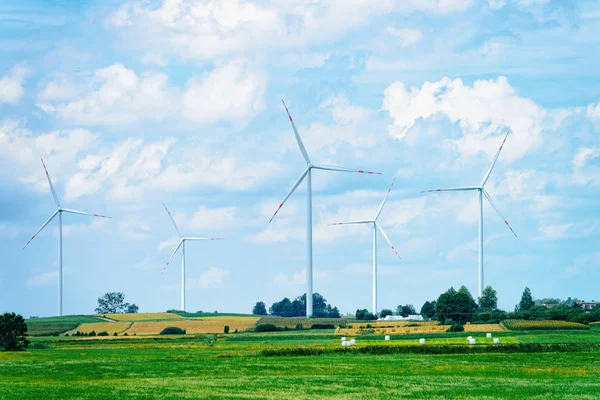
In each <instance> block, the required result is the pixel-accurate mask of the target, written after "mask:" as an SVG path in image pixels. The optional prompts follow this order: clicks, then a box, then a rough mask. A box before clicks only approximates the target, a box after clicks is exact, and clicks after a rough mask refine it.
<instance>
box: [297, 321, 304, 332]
mask: <svg viewBox="0 0 600 400" xmlns="http://www.w3.org/2000/svg"><path fill="white" fill-rule="evenodd" d="M302 329H304V325H302V324H301V323H300V322H298V323H297V324H296V330H297V331H301V330H302Z"/></svg>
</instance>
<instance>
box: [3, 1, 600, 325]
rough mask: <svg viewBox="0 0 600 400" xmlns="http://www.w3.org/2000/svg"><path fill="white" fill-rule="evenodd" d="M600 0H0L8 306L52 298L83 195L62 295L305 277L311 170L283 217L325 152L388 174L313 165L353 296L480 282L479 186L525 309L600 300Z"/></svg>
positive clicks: (172, 304)
mask: <svg viewBox="0 0 600 400" xmlns="http://www.w3.org/2000/svg"><path fill="white" fill-rule="evenodd" d="M599 19H600V6H599V5H598V3H597V2H594V1H573V2H562V1H541V0H489V1H468V0H465V1H461V0H428V1H416V0H414V1H412V0H409V1H393V0H387V1H379V2H372V1H367V0H351V1H348V0H346V1H344V2H314V1H307V0H293V1H286V2H276V1H261V2H247V1H244V0H231V1H184V0H167V1H133V2H116V1H109V2H102V3H98V2H66V1H65V2H61V1H58V2H52V3H48V2H43V1H25V2H22V3H21V4H15V3H14V2H7V1H6V2H0V187H1V188H2V194H3V195H2V196H1V198H0V239H1V240H0V252H1V253H2V261H1V264H0V286H1V288H2V290H1V291H0V311H16V312H19V313H22V314H24V315H25V316H30V315H38V316H48V315H54V314H55V313H56V296H57V295H56V290H57V289H56V285H57V283H56V274H57V272H56V270H57V224H56V222H53V223H52V224H51V225H49V226H48V227H47V228H46V229H45V230H44V231H43V233H42V234H40V235H39V236H38V237H37V238H36V239H35V240H34V241H33V242H32V243H31V244H30V245H29V246H28V248H27V249H25V250H24V251H22V250H21V248H22V247H23V245H24V244H25V243H26V242H27V240H28V239H29V237H30V236H31V235H32V234H33V233H34V232H35V231H36V230H37V229H38V228H39V226H40V225H41V224H42V223H43V222H44V221H45V219H46V218H47V217H48V216H49V215H50V214H51V213H52V212H53V210H54V203H53V200H52V196H51V193H50V190H49V188H48V185H47V182H46V180H45V176H44V172H43V168H42V165H41V163H40V161H39V158H40V157H43V158H44V160H45V162H46V165H47V167H48V169H49V172H50V175H51V177H52V178H53V181H54V184H55V187H56V190H57V192H58V195H59V197H60V199H61V201H62V203H63V205H64V206H65V207H70V208H75V209H80V210H84V211H90V212H95V213H99V214H105V215H110V216H111V217H113V218H112V219H110V220H100V219H94V218H88V217H85V216H76V215H66V216H65V218H64V223H65V238H64V271H65V272H64V274H65V275H64V313H65V314H78V313H90V312H92V311H93V309H94V307H95V304H96V299H97V297H99V296H100V295H102V294H103V293H105V292H108V291H122V292H124V293H125V294H126V296H127V299H128V300H129V301H131V302H135V303H137V304H138V305H139V306H140V311H164V310H166V309H171V308H178V306H179V296H180V286H179V280H180V266H179V263H180V258H179V257H177V258H176V259H175V261H174V262H173V263H172V264H171V265H170V266H169V268H168V269H167V271H166V272H165V274H164V275H161V274H160V272H161V269H162V267H163V266H164V264H165V262H166V261H167V259H168V257H169V255H170V252H171V251H172V250H173V248H174V246H175V245H176V242H174V240H175V238H176V232H175V230H174V228H173V227H172V225H171V223H170V221H169V219H168V216H167V215H166V213H165V212H164V209H163V208H162V205H161V203H162V202H165V203H166V204H167V206H168V207H169V208H170V210H171V212H172V214H173V215H174V217H175V219H176V220H177V221H178V224H179V226H180V228H181V230H182V231H184V234H187V235H190V236H192V235H193V236H215V237H224V238H226V240H225V241H222V242H206V243H204V242H194V243H190V244H189V245H188V246H187V248H186V252H187V276H188V282H187V285H188V288H187V289H188V290H187V304H188V309H189V310H191V311H195V310H210V311H212V310H215V309H217V310H219V311H223V312H224V311H229V312H249V311H250V310H251V307H252V305H253V304H254V302H256V301H257V300H263V301H265V302H266V303H267V305H270V304H271V303H272V302H273V301H275V300H279V299H281V298H282V297H284V296H287V297H295V296H297V295H300V294H302V293H303V292H304V290H305V278H304V267H305V220H306V219H305V186H304V184H302V185H301V186H300V187H299V188H298V191H297V192H296V193H295V194H294V195H293V197H292V198H291V199H290V200H289V201H288V203H287V204H286V205H285V206H284V208H283V209H282V210H281V211H280V212H279V214H278V216H277V218H276V219H275V220H274V221H273V223H271V224H269V223H268V221H269V218H270V217H271V215H272V213H273V212H274V211H275V210H276V208H277V206H278V205H279V203H280V202H281V200H282V199H283V198H284V197H285V195H286V194H287V192H288V191H289V189H290V188H291V186H292V184H293V183H294V181H295V180H296V179H297V177H298V175H299V174H300V173H301V172H302V169H303V167H304V160H303V159H302V156H301V154H300V152H299V150H298V148H297V146H296V143H295V140H294V136H293V132H292V130H291V127H290V126H289V121H288V120H287V117H286V115H285V110H284V109H283V107H282V105H281V102H280V99H281V98H284V99H285V100H286V102H287V104H288V107H289V108H290V112H291V113H292V115H293V117H294V120H295V121H296V124H297V126H298V129H299V131H300V134H301V135H302V137H303V139H304V142H305V145H306V147H307V149H308V152H309V155H310V156H311V159H313V160H314V161H315V162H319V163H325V164H327V163H329V164H335V165H343V166H347V167H357V168H361V169H369V170H376V171H381V172H383V175H381V176H364V175H359V174H346V173H331V172H326V171H315V172H314V173H313V213H314V269H315V280H314V289H315V291H317V292H320V293H321V294H323V295H324V296H325V297H326V298H327V299H328V300H329V301H330V302H331V303H333V304H334V305H337V306H338V307H339V308H340V309H341V310H342V311H343V312H353V311H354V310H356V308H359V307H360V308H369V307H370V304H371V277H370V268H371V267H370V265H371V264H370V263H371V232H370V230H369V229H368V228H367V227H365V226H359V227H339V226H336V227H328V226H327V224H329V223H333V222H338V221H343V220H351V219H357V218H371V217H372V214H374V213H375V211H376V209H377V207H378V205H379V203H380V201H381V199H382V198H383V195H384V193H385V191H386V189H387V187H388V185H389V184H390V182H391V180H392V177H393V176H394V175H397V177H398V178H397V180H396V184H395V186H394V190H393V192H392V194H391V196H390V198H389V200H388V202H387V204H386V207H385V209H384V211H383V213H382V215H381V217H380V224H381V225H382V226H383V227H384V228H385V229H386V232H387V233H388V235H389V236H390V239H391V240H392V242H393V243H394V244H395V246H396V248H397V249H398V251H399V253H400V255H401V256H402V260H400V261H398V260H397V259H396V258H395V257H394V254H393V253H392V252H391V251H390V250H389V248H388V246H387V245H386V244H385V242H384V241H383V240H382V238H380V240H379V251H378V254H379V266H380V274H379V306H380V308H384V307H387V308H395V306H396V305H398V304H406V303H412V304H414V305H415V306H417V308H419V307H420V306H421V305H422V303H423V302H424V301H425V300H432V299H435V298H437V296H438V295H439V294H440V293H441V292H442V291H444V290H446V289H447V288H448V287H449V286H451V285H453V286H455V287H458V286H460V285H463V284H464V285H466V286H467V287H468V288H469V289H470V290H471V292H472V293H476V290H477V287H476V285H477V247H476V246H477V242H476V240H477V197H476V194H475V193H450V194H433V195H422V194H421V193H420V191H421V190H423V189H429V188H436V187H447V186H463V185H476V184H478V183H479V181H480V180H481V178H482V176H483V174H484V172H485V170H486V168H487V166H488V164H489V162H490V160H491V159H492V157H493V155H494V153H495V151H496V150H497V148H498V146H499V144H500V142H501V141H502V136H503V133H504V132H506V131H507V130H510V131H511V132H512V134H511V135H509V137H508V140H507V142H506V146H505V147H504V149H503V152H502V154H501V156H500V159H499V161H498V163H497V164H496V167H495V169H494V171H493V173H492V175H491V177H490V179H489V181H488V184H487V186H486V188H487V190H488V191H489V192H490V194H491V195H492V197H493V199H494V200H495V202H496V204H497V205H498V207H499V208H500V209H501V211H502V212H503V213H504V215H505V216H506V218H507V219H508V221H509V222H510V223H511V225H512V226H513V227H514V229H515V231H516V232H517V233H518V234H519V238H518V239H515V238H514V237H513V236H512V235H511V233H510V231H509V230H508V229H506V227H505V226H504V223H503V221H502V220H501V219H500V218H499V217H498V216H497V215H496V214H495V212H494V210H493V209H492V208H491V207H489V205H487V204H486V206H485V210H484V213H485V218H484V221H485V223H484V230H485V241H486V244H485V278H486V282H485V283H486V285H488V284H489V285H492V286H493V287H494V288H495V289H497V291H498V296H499V305H500V306H501V307H502V308H505V309H512V308H513V307H514V304H516V303H517V302H518V300H519V297H520V293H521V292H522V290H523V288H524V287H525V286H529V287H530V288H531V289H532V291H533V294H534V296H535V297H568V296H571V297H578V298H582V299H592V298H593V299H598V298H599V297H600V295H599V293H598V288H597V284H595V283H597V282H598V281H600V268H598V267H599V265H600V251H599V250H598V243H599V240H598V238H599V236H600V211H598V200H597V199H598V195H599V194H600V79H598V76H597V74H598V67H599V65H600V58H599V54H600V52H598V49H599V45H600V32H599V28H598V27H599V26H600V24H599Z"/></svg>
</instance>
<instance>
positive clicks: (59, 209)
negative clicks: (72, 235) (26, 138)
mask: <svg viewBox="0 0 600 400" xmlns="http://www.w3.org/2000/svg"><path fill="white" fill-rule="evenodd" d="M42 165H43V166H44V171H46V178H48V184H49V185H50V191H52V197H54V202H55V203H56V211H54V213H53V214H52V215H51V216H50V218H48V219H47V220H46V222H44V225H42V227H41V228H40V229H38V231H37V232H36V233H35V235H33V236H32V237H31V239H29V241H28V242H27V244H26V245H25V246H24V247H23V250H25V247H27V245H29V243H31V241H32V240H33V239H35V237H36V236H37V235H38V233H40V232H41V231H42V229H44V228H45V227H46V225H48V224H49V223H50V221H52V220H53V219H54V217H56V216H57V215H58V316H59V317H60V316H62V280H63V267H62V261H63V260H62V259H63V256H62V231H63V229H62V214H63V213H64V212H66V213H71V214H81V215H91V216H92V217H99V218H110V217H106V216H104V215H99V214H90V213H86V212H83V211H77V210H71V209H68V208H62V207H61V206H60V202H59V201H58V196H57V195H56V191H55V190H54V186H52V181H51V180H50V175H49V174H48V170H47V169H46V164H44V160H43V159H42Z"/></svg>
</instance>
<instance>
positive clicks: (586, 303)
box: [575, 300, 600, 311]
mask: <svg viewBox="0 0 600 400" xmlns="http://www.w3.org/2000/svg"><path fill="white" fill-rule="evenodd" d="M575 304H577V305H578V306H579V307H581V308H583V309H584V310H586V311H590V310H591V309H592V308H594V307H596V306H597V305H598V304H600V303H599V302H597V301H594V300H592V301H583V300H582V301H578V302H577V303H575Z"/></svg>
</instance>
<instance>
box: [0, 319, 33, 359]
mask: <svg viewBox="0 0 600 400" xmlns="http://www.w3.org/2000/svg"><path fill="white" fill-rule="evenodd" d="M26 335H27V324H26V323H25V319H24V318H23V316H21V315H18V314H15V313H4V314H2V315H0V348H2V349H4V350H7V351H14V350H23V349H24V348H26V347H27V345H29V340H27V338H26V337H25V336H26Z"/></svg>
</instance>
